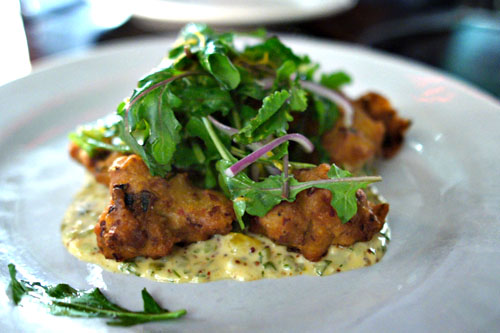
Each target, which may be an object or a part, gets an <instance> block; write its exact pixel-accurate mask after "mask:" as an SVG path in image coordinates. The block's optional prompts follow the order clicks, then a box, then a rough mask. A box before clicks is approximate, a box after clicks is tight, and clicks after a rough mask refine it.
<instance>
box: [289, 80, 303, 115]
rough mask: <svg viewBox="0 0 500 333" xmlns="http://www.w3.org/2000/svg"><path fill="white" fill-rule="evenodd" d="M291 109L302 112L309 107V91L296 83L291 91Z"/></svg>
mask: <svg viewBox="0 0 500 333" xmlns="http://www.w3.org/2000/svg"><path fill="white" fill-rule="evenodd" d="M290 109H291V110H292V111H300V112H303V111H305V110H306V109H307V92H306V91H305V90H304V89H302V88H300V87H298V86H297V85H296V84H294V85H293V86H292V89H291V91H290Z"/></svg>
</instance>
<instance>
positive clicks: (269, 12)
mask: <svg viewBox="0 0 500 333" xmlns="http://www.w3.org/2000/svg"><path fill="white" fill-rule="evenodd" d="M126 1H127V2H126V5H127V6H128V8H129V9H130V10H131V12H132V13H133V15H134V16H135V17H137V18H140V19H145V20H149V21H151V22H152V23H156V24H162V23H169V24H185V23H188V22H205V23H209V24H217V25H248V24H264V23H285V22H291V21H297V20H305V19H312V18H317V17H323V16H327V15H331V14H334V13H339V12H343V11H345V10H348V9H350V8H352V7H353V6H354V5H355V4H356V2H357V0H307V1H301V0H273V1H269V0H140V1H138V0H126Z"/></svg>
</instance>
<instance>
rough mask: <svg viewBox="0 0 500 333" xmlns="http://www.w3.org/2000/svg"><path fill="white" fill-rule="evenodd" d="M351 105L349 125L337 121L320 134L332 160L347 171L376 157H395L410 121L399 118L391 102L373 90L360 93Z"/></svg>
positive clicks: (359, 166)
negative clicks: (329, 128) (351, 121)
mask: <svg viewBox="0 0 500 333" xmlns="http://www.w3.org/2000/svg"><path fill="white" fill-rule="evenodd" d="M353 106H354V117H353V123H352V126H351V127H346V126H344V125H343V122H342V121H339V122H337V125H336V126H335V127H334V128H333V129H331V130H330V131H328V132H327V133H325V135H323V137H322V144H323V147H324V148H325V150H326V151H327V152H328V155H329V156H330V159H331V160H332V162H334V163H335V164H338V165H342V166H343V167H345V168H347V169H349V170H359V169H360V168H362V167H363V165H365V164H366V163H368V162H370V161H371V160H373V159H374V157H376V156H383V157H384V158H390V157H392V156H394V155H395V154H396V152H397V151H398V150H399V148H400V147H401V145H402V143H403V139H404V134H405V132H406V130H407V129H408V128H409V126H410V121H409V120H408V119H404V118H400V117H399V116H398V114H397V112H396V111H395V110H394V109H393V108H392V106H391V104H390V102H389V101H388V100H387V99H386V98H385V97H383V96H381V95H379V94H376V93H368V94H366V95H363V96H362V97H360V98H359V99H357V100H355V101H354V102H353Z"/></svg>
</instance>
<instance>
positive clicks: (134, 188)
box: [94, 155, 235, 260]
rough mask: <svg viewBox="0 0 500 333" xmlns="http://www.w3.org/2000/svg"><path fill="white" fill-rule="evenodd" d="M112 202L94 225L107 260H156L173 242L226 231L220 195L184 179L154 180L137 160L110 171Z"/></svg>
mask: <svg viewBox="0 0 500 333" xmlns="http://www.w3.org/2000/svg"><path fill="white" fill-rule="evenodd" d="M110 179H111V182H110V192H111V195H112V199H111V203H110V205H109V207H108V208H106V210H105V211H104V212H103V213H102V214H101V216H100V218H99V222H98V223H97V224H96V226H95V229H94V231H95V234H96V236H97V244H98V246H99V249H100V250H101V252H102V253H103V254H104V256H105V257H106V258H114V259H115V260H125V259H131V258H134V257H137V256H145V257H152V258H159V257H163V256H165V255H167V254H168V253H170V252H171V250H172V247H173V245H174V244H175V243H180V242H181V243H192V242H196V241H201V240H206V239H208V238H210V237H211V236H212V235H215V234H227V233H228V232H229V231H231V224H232V221H233V220H234V219H235V216H234V211H233V208H232V203H231V202H230V201H229V200H228V199H227V198H226V197H225V196H224V195H223V194H222V193H219V192H216V191H212V190H202V189H198V188H196V187H194V186H192V185H191V183H190V182H189V180H188V178H187V175H186V174H177V175H175V176H174V177H173V178H171V179H168V180H167V179H164V178H161V177H153V176H151V175H150V173H149V170H148V168H147V166H146V164H145V163H144V162H143V161H142V160H141V159H140V157H138V156H137V155H130V156H126V157H120V158H118V159H117V160H116V161H115V163H113V165H112V167H111V168H110Z"/></svg>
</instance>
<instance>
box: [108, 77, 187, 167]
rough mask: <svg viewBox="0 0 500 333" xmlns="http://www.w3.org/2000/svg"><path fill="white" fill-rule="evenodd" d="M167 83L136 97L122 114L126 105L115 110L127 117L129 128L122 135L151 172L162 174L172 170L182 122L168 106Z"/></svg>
mask: <svg viewBox="0 0 500 333" xmlns="http://www.w3.org/2000/svg"><path fill="white" fill-rule="evenodd" d="M166 89H168V85H166V86H164V87H161V86H159V87H156V88H154V89H152V90H151V91H149V92H148V93H147V94H145V95H144V96H142V98H140V99H139V100H137V101H136V102H135V103H134V104H133V105H132V106H131V107H130V109H129V110H128V115H125V112H126V104H125V105H124V104H121V105H120V106H119V109H118V113H119V114H120V115H122V117H127V122H128V127H129V129H125V128H124V129H123V132H122V133H120V134H122V138H123V139H124V141H125V142H126V143H127V144H128V145H129V146H130V147H131V148H132V150H133V151H134V152H135V153H137V154H139V155H140V156H141V157H142V159H143V160H144V161H145V162H146V164H147V165H148V167H149V170H150V171H151V174H153V175H155V176H156V175H159V176H164V175H165V174H166V172H168V171H170V169H171V165H170V162H171V159H172V157H173V155H174V152H175V149H176V145H177V144H178V143H179V142H180V140H181V137H180V135H179V132H180V130H181V125H180V123H179V122H178V121H177V118H176V117H175V115H174V112H173V110H172V109H171V108H170V107H169V106H168V99H169V98H170V97H169V95H167V94H164V92H165V90H166Z"/></svg>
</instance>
